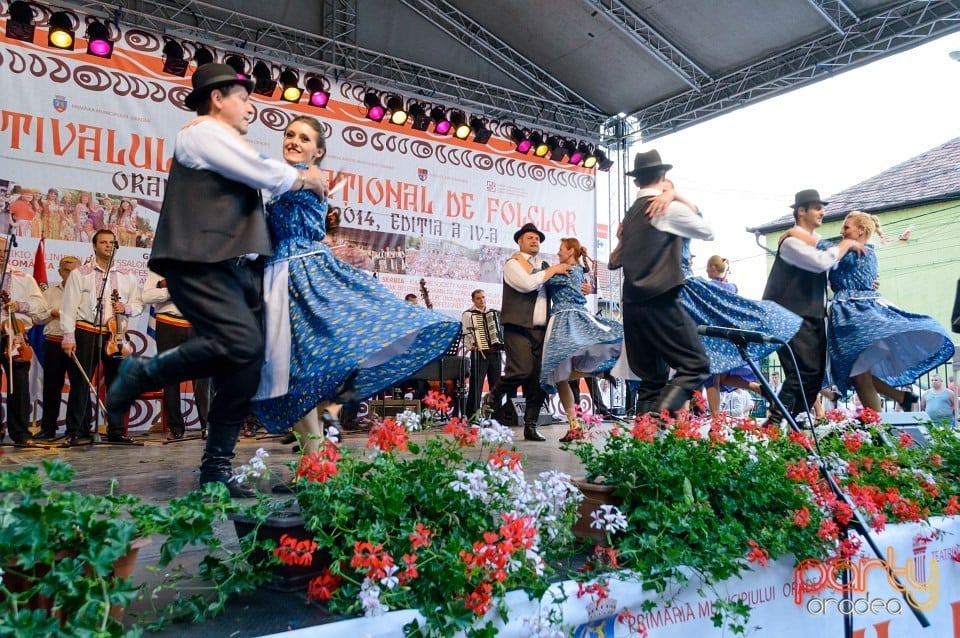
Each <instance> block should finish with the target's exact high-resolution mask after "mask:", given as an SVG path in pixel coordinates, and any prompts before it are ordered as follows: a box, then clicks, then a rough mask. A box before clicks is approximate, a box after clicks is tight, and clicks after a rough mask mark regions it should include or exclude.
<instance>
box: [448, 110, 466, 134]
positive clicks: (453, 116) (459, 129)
mask: <svg viewBox="0 0 960 638" xmlns="http://www.w3.org/2000/svg"><path fill="white" fill-rule="evenodd" d="M450 124H451V125H452V126H451V128H452V129H453V135H454V137H456V138H457V139H461V140H465V139H467V138H468V137H470V127H469V126H468V125H467V116H466V115H464V114H463V111H450Z"/></svg>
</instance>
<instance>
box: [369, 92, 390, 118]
mask: <svg viewBox="0 0 960 638" xmlns="http://www.w3.org/2000/svg"><path fill="white" fill-rule="evenodd" d="M363 103H364V104H366V105H367V119H371V120H373V121H374V122H379V121H380V120H382V119H383V116H384V115H386V114H387V110H386V109H385V108H383V104H381V103H380V96H379V95H377V94H376V93H374V92H372V91H371V92H369V93H367V94H366V95H364V96H363Z"/></svg>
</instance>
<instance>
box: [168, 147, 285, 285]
mask: <svg viewBox="0 0 960 638" xmlns="http://www.w3.org/2000/svg"><path fill="white" fill-rule="evenodd" d="M251 253H256V254H258V255H271V254H273V249H272V245H271V243H270V234H269V232H268V231H267V222H266V220H265V219H264V216H263V204H262V202H261V201H260V192H259V191H258V190H257V189H255V188H251V187H249V186H247V185H246V184H242V183H240V182H236V181H233V180H231V179H227V178H226V177H223V176H222V175H219V174H217V173H214V172H213V171H209V170H199V169H193V168H187V167H186V166H184V165H183V164H181V163H180V162H178V161H177V160H176V158H174V159H173V163H172V164H171V166H170V176H169V179H168V181H167V189H166V193H165V194H164V197H163V205H162V206H161V208H160V219H159V221H158V222H157V232H156V235H155V236H154V240H153V250H152V251H151V253H150V261H149V267H150V269H151V270H153V271H154V272H156V273H158V274H161V275H163V274H165V273H164V264H165V263H167V262H171V261H177V262H184V261H185V262H202V263H217V262H221V261H226V260H228V259H232V258H235V257H239V256H240V255H247V254H251Z"/></svg>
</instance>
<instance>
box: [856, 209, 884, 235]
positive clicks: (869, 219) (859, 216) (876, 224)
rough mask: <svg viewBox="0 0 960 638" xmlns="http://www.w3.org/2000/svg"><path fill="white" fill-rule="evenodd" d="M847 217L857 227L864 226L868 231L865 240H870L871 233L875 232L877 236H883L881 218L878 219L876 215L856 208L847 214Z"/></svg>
mask: <svg viewBox="0 0 960 638" xmlns="http://www.w3.org/2000/svg"><path fill="white" fill-rule="evenodd" d="M847 219H849V220H850V221H851V222H853V223H854V224H855V225H856V226H857V228H862V229H863V230H864V231H866V233H865V236H864V238H863V239H864V241H869V240H870V237H871V235H873V234H874V233H876V234H877V237H880V238H882V237H883V233H882V232H880V219H878V218H877V216H876V215H871V214H870V213H865V212H863V211H862V210H855V211H853V212H852V213H848V214H847Z"/></svg>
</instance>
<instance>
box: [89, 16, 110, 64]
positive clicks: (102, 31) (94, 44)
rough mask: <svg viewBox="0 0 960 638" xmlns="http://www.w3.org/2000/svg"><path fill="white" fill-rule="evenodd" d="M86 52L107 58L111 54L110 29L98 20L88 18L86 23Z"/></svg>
mask: <svg viewBox="0 0 960 638" xmlns="http://www.w3.org/2000/svg"><path fill="white" fill-rule="evenodd" d="M87 53H88V54H90V55H93V56H96V57H98V58H109V57H110V56H111V55H113V40H112V39H111V38H110V29H109V28H108V27H107V25H105V24H104V23H102V22H100V21H99V20H90V22H89V23H87Z"/></svg>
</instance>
